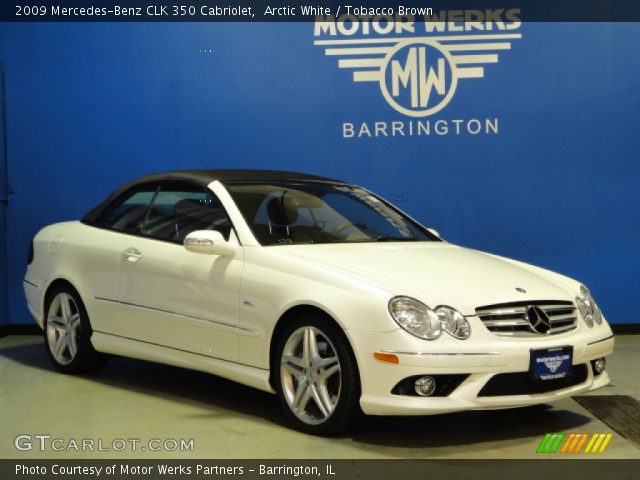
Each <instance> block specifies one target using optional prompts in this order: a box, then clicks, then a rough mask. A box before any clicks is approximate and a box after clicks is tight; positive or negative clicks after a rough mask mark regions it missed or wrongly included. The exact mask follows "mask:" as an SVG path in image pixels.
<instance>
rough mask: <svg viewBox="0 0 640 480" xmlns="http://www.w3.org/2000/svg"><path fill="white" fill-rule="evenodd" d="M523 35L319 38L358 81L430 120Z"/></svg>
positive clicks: (399, 108) (406, 110)
mask: <svg viewBox="0 0 640 480" xmlns="http://www.w3.org/2000/svg"><path fill="white" fill-rule="evenodd" d="M520 38H522V34H521V33H502V34H497V33H486V34H485V33H483V34H473V35H434V36H421V37H418V36H416V37H397V38H378V37H376V38H350V39H318V40H315V41H314V44H315V45H318V46H321V47H323V48H324V49H325V54H326V55H328V56H332V57H336V58H337V59H338V68H340V69H345V70H348V71H350V72H351V75H352V76H353V81H354V82H356V83H360V82H378V83H379V85H380V90H381V92H382V95H383V97H384V98H385V100H386V101H387V103H388V104H389V105H390V106H391V107H393V108H394V109H395V110H396V111H398V112H400V113H402V114H404V115H408V116H411V117H427V116H429V115H433V114H435V113H437V112H439V111H440V110H442V109H443V108H444V107H446V106H447V104H448V103H449V102H450V101H451V99H452V98H453V96H454V94H455V92H456V89H457V88H458V83H459V81H460V80H467V79H474V78H483V77H484V73H485V66H486V65H487V64H493V63H498V59H499V53H498V52H503V51H505V50H509V49H511V42H512V41H513V40H517V39H520Z"/></svg>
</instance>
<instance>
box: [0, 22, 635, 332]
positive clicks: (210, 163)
mask: <svg viewBox="0 0 640 480" xmlns="http://www.w3.org/2000/svg"><path fill="white" fill-rule="evenodd" d="M316 33H317V32H316ZM320 33H322V35H319V36H317V37H316V36H314V25H313V24H310V23H304V24H162V25H157V24H135V25H134V24H31V25H28V24H22V25H13V24H12V25H2V27H1V29H0V59H1V60H2V62H3V63H4V68H5V72H6V91H7V121H8V152H9V172H10V182H11V185H12V187H13V190H14V191H15V194H14V195H13V196H12V197H11V199H10V204H9V208H8V226H9V233H8V247H9V259H10V262H9V269H8V280H9V300H10V322H12V323H26V322H31V319H30V318H29V316H28V313H27V310H26V308H25V305H24V301H23V296H22V277H23V273H24V270H25V259H26V255H27V248H28V244H29V241H30V239H31V237H32V236H33V235H34V234H35V233H36V231H37V230H38V229H39V228H40V227H42V226H43V225H46V224H49V223H52V222H57V221H61V220H67V219H75V218H78V217H80V216H81V215H82V214H83V213H85V212H86V211H87V210H88V209H89V208H91V207H92V206H94V204H96V203H97V202H98V201H100V200H102V199H103V197H104V196H106V195H107V194H108V193H109V192H110V191H111V190H112V189H113V188H115V187H116V186H117V185H119V184H120V183H122V182H124V181H126V180H128V179H131V178H133V177H135V176H137V175H139V174H144V173H149V172H151V171H161V170H168V169H182V168H202V167H206V168H224V167H234V168H236V167H247V168H249V167H253V168H255V167H257V168H276V169H294V170H300V171H307V172H312V173H317V174H321V175H327V176H332V177H338V178H343V179H347V180H350V181H353V182H356V183H359V184H362V185H364V186H366V187H369V188H371V189H373V190H375V191H377V192H379V193H380V194H382V195H383V196H385V197H387V198H389V199H391V200H392V201H395V202H396V203H398V204H399V205H400V206H401V208H403V209H404V210H406V211H408V212H409V213H410V214H412V215H413V216H415V217H417V218H418V219H419V220H421V221H422V222H423V223H425V224H427V225H428V226H432V227H435V228H437V229H438V230H439V231H440V232H441V233H442V234H443V236H444V237H445V238H446V239H447V240H449V241H451V242H453V243H458V244H462V245H465V246H470V247H473V248H477V249H482V250H487V251H490V252H494V253H497V254H500V255H505V256H509V257H513V258H517V259H519V260H523V261H526V262H530V263H534V264H538V265H541V266H543V267H546V268H549V269H552V270H556V271H559V272H561V273H564V274H567V275H570V276H573V277H576V278H578V279H580V280H581V281H583V282H584V283H585V284H587V285H588V286H589V287H590V289H591V291H592V293H593V294H594V296H595V297H596V299H598V300H599V303H600V304H601V307H602V309H603V310H604V312H605V314H606V315H607V317H608V319H609V320H610V322H612V323H626V322H637V318H636V317H635V316H634V314H635V313H636V312H638V311H640V295H638V291H639V290H640V282H639V280H638V272H639V271H640V255H639V254H638V249H639V247H640V213H639V208H640V162H639V158H638V154H639V152H640V131H639V129H638V120H637V118H638V112H639V108H640V80H639V76H640V55H638V45H639V44H640V29H638V27H637V25H631V24H524V25H522V26H521V27H519V28H518V29H517V34H518V35H521V38H516V37H513V38H511V37H508V38H509V40H508V42H507V43H508V45H509V46H510V49H507V47H504V45H503V47H499V48H500V51H499V52H498V53H499V58H498V61H497V63H496V61H495V60H496V58H494V57H492V56H491V55H493V54H494V53H496V52H492V53H491V55H489V56H487V57H484V58H482V59H476V60H477V61H482V62H489V63H486V65H484V76H483V78H464V79H460V80H459V82H458V84H457V88H456V89H455V94H454V95H453V96H452V97H450V98H449V99H448V100H449V101H448V103H447V102H444V103H446V106H444V108H442V109H441V110H440V111H439V112H437V113H433V114H431V115H429V116H427V117H422V118H418V117H412V116H410V115H407V114H406V113H403V112H400V111H398V110H397V109H394V108H393V105H392V103H391V102H390V101H388V99H386V98H385V97H384V95H382V92H381V87H380V84H379V83H378V82H375V81H369V82H354V76H353V73H354V68H353V67H354V65H355V64H353V63H352V64H351V65H350V64H349V62H347V63H344V62H343V63H341V64H339V61H340V60H341V59H345V58H346V59H347V60H348V59H358V58H360V57H359V56H358V55H355V56H354V55H353V53H349V54H346V55H347V56H346V57H340V56H339V55H332V54H331V52H327V51H326V50H325V49H326V48H327V46H326V45H316V44H314V40H317V39H319V38H324V36H326V35H328V34H330V33H331V32H330V31H328V30H327V31H326V32H320ZM466 33H469V34H472V33H473V32H466ZM481 33H482V32H481ZM511 33H513V32H511ZM327 38H329V37H327ZM330 38H333V37H330ZM423 46H424V45H423ZM374 47H375V45H374ZM425 48H427V50H429V49H431V48H433V45H432V44H426V47H425ZM209 50H210V51H209ZM455 51H456V50H455V49H454V50H453V52H455ZM334 53H344V52H334ZM485 53H486V52H485ZM432 54H433V53H428V55H432ZM435 54H436V55H437V52H435ZM349 55H351V56H349ZM403 55H404V57H403ZM397 58H400V59H401V60H402V61H404V59H406V58H408V57H407V54H406V52H405V53H404V54H403V53H402V52H397ZM467 61H471V62H473V61H474V60H473V59H472V60H467ZM379 62H380V57H378V63H376V61H375V60H374V62H373V64H371V63H370V62H369V63H367V61H366V60H365V62H364V63H365V64H367V65H369V67H371V66H372V65H373V66H374V67H375V66H376V65H378V66H379V65H380V63H379ZM356 63H357V62H356ZM339 65H341V66H342V67H344V68H338V66H339ZM398 65H400V66H401V67H402V66H403V65H406V64H404V63H402V62H400V63H399V64H398ZM434 65H435V64H434ZM365 70H367V68H365ZM370 70H371V69H370V68H369V71H370ZM374 70H375V69H374ZM471 74H472V76H473V75H474V74H475V75H476V76H477V74H478V70H475V71H472V72H471ZM407 78H409V77H407ZM407 81H408V80H407ZM447 82H448V84H447V85H448V86H447V87H446V88H445V90H447V91H449V90H451V81H450V79H449V80H447ZM401 87H402V85H401ZM389 88H391V87H389ZM432 93H433V95H434V97H432V100H431V103H430V104H435V103H434V102H436V101H437V100H438V98H437V95H438V92H437V91H436V90H432ZM433 99H436V100H433ZM398 102H404V105H408V103H407V102H408V100H407V99H406V98H404V99H401V98H400V97H399V100H398ZM436 103H437V102H436ZM457 120H462V122H457ZM476 120H477V122H478V123H476ZM438 121H440V123H439V124H438V125H437V126H436V122H438ZM363 122H364V123H365V124H366V127H365V128H364V129H363V127H362V123H363ZM375 122H384V125H386V126H385V128H386V130H385V131H386V133H387V136H385V135H384V134H383V133H382V125H383V124H382V123H379V127H380V130H379V132H378V133H379V136H378V137H375V136H374V133H375V132H374V130H375ZM392 122H401V126H402V132H403V133H404V135H400V131H399V130H397V131H396V135H395V136H391V133H392V130H393V126H394V124H393V123H392ZM412 122H413V123H412ZM417 122H421V125H422V126H423V128H422V130H420V132H421V133H422V134H421V135H417V134H416V131H414V132H413V133H414V135H409V133H410V129H411V128H415V129H417V128H418V123H417ZM427 122H429V123H428V124H429V128H430V129H431V130H430V135H426V134H425V130H426V125H427ZM445 122H446V123H445ZM345 124H353V132H354V135H353V136H350V135H351V133H350V132H351V130H350V128H351V127H350V126H349V125H347V126H345ZM398 125H400V124H396V127H397V128H398V129H399V128H400V127H399V126H398ZM445 125H446V126H448V131H447V133H446V134H445V133H444V132H445V130H446V129H445ZM456 125H457V126H458V127H460V131H459V132H457V131H456ZM478 125H480V126H481V129H480V132H479V133H476V130H477V127H478ZM367 128H368V129H369V130H368V131H369V133H370V134H371V137H369V136H368V135H367ZM496 130H497V131H496ZM345 132H346V134H345ZM358 133H362V136H360V137H358V135H357V134H358Z"/></svg>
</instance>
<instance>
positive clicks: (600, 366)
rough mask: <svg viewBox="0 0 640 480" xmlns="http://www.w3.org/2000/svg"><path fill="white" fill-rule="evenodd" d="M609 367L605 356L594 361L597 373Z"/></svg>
mask: <svg viewBox="0 0 640 480" xmlns="http://www.w3.org/2000/svg"><path fill="white" fill-rule="evenodd" d="M606 368H607V361H606V360H605V359H604V357H603V358H598V359H597V360H594V361H593V370H594V371H595V372H596V374H597V375H600V374H601V373H602V372H604V371H605V369H606ZM416 388H417V387H416Z"/></svg>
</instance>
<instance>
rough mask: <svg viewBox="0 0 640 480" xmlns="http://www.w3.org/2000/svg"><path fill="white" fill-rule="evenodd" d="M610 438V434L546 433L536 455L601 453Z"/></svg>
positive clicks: (611, 435)
mask: <svg viewBox="0 0 640 480" xmlns="http://www.w3.org/2000/svg"><path fill="white" fill-rule="evenodd" d="M612 437H613V434H611V433H594V434H589V433H570V434H568V435H567V434H566V433H547V434H546V435H545V436H544V438H543V439H542V441H541V442H540V444H539V445H538V448H537V449H536V453H567V454H577V453H580V452H583V453H602V452H604V451H605V449H606V448H607V445H609V442H610V441H611V438H612ZM585 445H586V447H585ZM583 447H584V450H583Z"/></svg>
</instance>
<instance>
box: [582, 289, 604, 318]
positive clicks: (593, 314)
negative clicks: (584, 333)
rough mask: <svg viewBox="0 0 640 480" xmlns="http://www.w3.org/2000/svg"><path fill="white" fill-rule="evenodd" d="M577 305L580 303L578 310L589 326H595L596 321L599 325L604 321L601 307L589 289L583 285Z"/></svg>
mask: <svg viewBox="0 0 640 480" xmlns="http://www.w3.org/2000/svg"><path fill="white" fill-rule="evenodd" d="M576 305H578V310H579V311H580V315H582V318H583V319H584V322H585V323H586V324H587V325H588V326H589V327H593V322H594V321H595V322H596V323H597V324H598V325H600V324H601V323H602V314H601V313H600V309H599V308H598V306H597V305H596V302H595V300H594V299H593V297H592V296H591V294H590V293H589V290H587V289H586V287H584V286H583V285H581V286H580V293H578V295H577V296H576Z"/></svg>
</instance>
